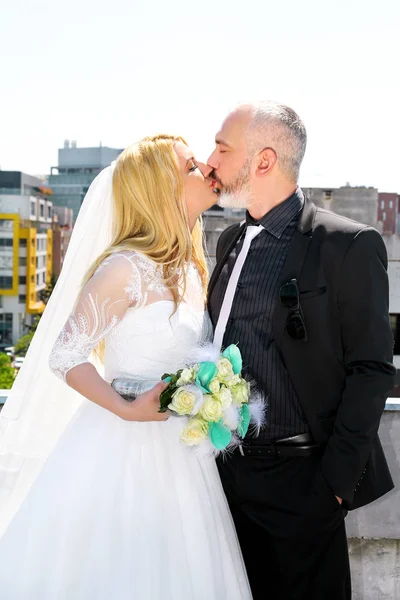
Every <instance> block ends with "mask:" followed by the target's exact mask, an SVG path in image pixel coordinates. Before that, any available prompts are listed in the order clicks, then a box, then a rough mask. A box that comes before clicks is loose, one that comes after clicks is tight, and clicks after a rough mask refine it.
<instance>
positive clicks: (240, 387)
mask: <svg viewBox="0 0 400 600" xmlns="http://www.w3.org/2000/svg"><path fill="white" fill-rule="evenodd" d="M231 392H232V397H233V402H234V404H236V406H240V405H241V404H245V403H247V402H248V401H249V395H250V386H249V384H248V382H247V381H246V380H245V379H241V381H240V383H238V384H237V385H235V386H234V387H232V388H231Z"/></svg>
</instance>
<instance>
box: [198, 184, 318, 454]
mask: <svg viewBox="0 0 400 600" xmlns="http://www.w3.org/2000/svg"><path fill="white" fill-rule="evenodd" d="M303 206H304V196H303V193H302V191H301V190H300V188H297V190H296V192H295V193H294V194H293V195H292V196H291V197H290V198H288V199H287V200H285V201H284V202H282V203H281V204H279V205H278V206H275V207H274V208H273V209H272V210H270V211H269V212H268V213H267V214H266V215H264V217H262V218H261V219H260V220H259V221H254V220H253V219H252V217H251V216H250V214H249V213H247V215H246V224H247V225H263V227H264V229H263V230H262V231H261V233H259V234H258V236H257V237H256V238H255V239H254V240H253V241H252V243H251V246H250V250H249V253H248V255H247V258H246V261H245V263H244V265H243V268H242V271H241V274H240V278H239V281H238V284H237V288H236V292H235V297H234V299H233V304H232V309H231V313H230V318H229V320H228V323H227V327H226V331H225V335H224V339H223V347H226V346H229V344H234V343H236V344H238V345H239V348H240V351H241V353H242V357H243V373H244V374H246V375H248V376H249V377H250V378H251V379H254V380H255V381H256V382H257V385H258V387H259V389H260V390H262V391H263V392H264V394H265V395H266V396H268V418H267V425H266V427H265V428H264V429H263V431H262V432H261V434H260V437H259V438H258V440H259V441H260V442H262V441H268V440H273V439H279V438H282V437H287V436H293V435H297V434H300V433H305V432H307V431H309V427H308V424H307V422H306V419H305V416H304V414H303V411H302V408H301V406H300V403H299V401H298V399H297V396H296V393H295V391H294V388H293V385H292V382H291V380H290V377H289V374H288V372H287V371H286V368H285V366H284V364H283V362H282V360H281V358H280V355H279V352H278V349H277V347H276V345H275V342H274V337H273V329H272V319H273V313H274V306H275V303H276V302H277V301H278V302H279V298H278V293H279V277H280V274H281V271H282V267H283V264H284V262H285V259H286V255H287V251H288V247H289V244H290V241H291V239H292V236H293V233H294V231H295V229H296V225H297V221H298V218H299V215H300V212H301V210H302V208H303ZM245 231H246V230H245ZM245 231H244V232H243V235H242V237H241V239H240V240H239V241H238V243H237V244H236V246H235V247H234V248H233V250H232V252H231V254H230V256H229V257H228V260H227V262H226V263H225V265H224V266H223V268H222V271H221V273H220V275H219V277H218V279H217V281H216V283H215V286H214V288H213V290H212V293H211V295H210V298H209V308H210V315H211V319H212V322H213V325H214V327H215V326H216V323H217V320H218V316H219V312H220V309H221V305H222V302H223V299H224V295H225V290H226V287H227V285H228V281H229V277H230V275H231V273H232V269H233V266H234V264H235V261H236V259H237V256H238V254H239V252H240V250H241V247H242V245H243V240H244V236H245Z"/></svg>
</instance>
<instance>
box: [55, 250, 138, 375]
mask: <svg viewBox="0 0 400 600" xmlns="http://www.w3.org/2000/svg"><path fill="white" fill-rule="evenodd" d="M140 292H141V281H140V271H139V270H138V269H137V268H134V264H133V262H132V261H131V260H129V259H128V258H127V257H126V256H124V255H123V254H117V255H112V256H111V257H109V258H108V259H106V260H105V261H104V262H103V263H102V264H101V265H100V267H99V269H98V270H97V271H96V273H95V274H94V276H93V277H92V279H91V280H90V281H89V282H88V283H87V285H86V286H85V288H84V289H83V291H82V293H81V295H80V297H79V299H78V302H77V304H76V306H75V309H74V311H73V312H72V314H71V315H70V316H69V318H68V320H67V322H66V324H65V325H64V327H63V329H62V331H61V332H60V334H59V336H58V338H57V340H56V343H55V344H54V346H53V349H52V351H51V354H50V359H49V366H50V369H51V371H52V372H53V373H54V374H55V375H57V376H58V377H59V378H60V379H64V380H65V377H66V375H67V373H68V371H69V370H70V369H72V368H73V367H76V366H77V365H80V364H82V363H85V362H89V361H88V358H89V355H90V354H91V352H92V351H93V350H94V349H95V348H96V346H97V345H98V344H99V342H100V341H101V340H102V339H103V338H105V337H106V336H107V335H108V334H109V333H110V331H111V330H112V329H113V328H114V327H115V326H116V325H117V324H118V323H119V322H120V321H121V319H122V318H123V316H124V314H125V312H126V310H127V309H128V308H129V307H130V306H137V305H140V303H141V293H140Z"/></svg>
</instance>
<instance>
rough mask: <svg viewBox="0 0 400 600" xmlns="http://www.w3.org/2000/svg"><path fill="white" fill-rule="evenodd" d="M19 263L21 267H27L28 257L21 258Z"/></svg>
mask: <svg viewBox="0 0 400 600" xmlns="http://www.w3.org/2000/svg"><path fill="white" fill-rule="evenodd" d="M18 262H19V266H20V267H26V256H20V257H19V261H18Z"/></svg>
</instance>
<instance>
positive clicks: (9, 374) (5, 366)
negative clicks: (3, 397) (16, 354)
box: [0, 352, 15, 390]
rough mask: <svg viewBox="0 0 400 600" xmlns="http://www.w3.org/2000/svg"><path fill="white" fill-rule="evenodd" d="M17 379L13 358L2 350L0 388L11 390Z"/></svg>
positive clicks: (0, 353) (0, 356)
mask: <svg viewBox="0 0 400 600" xmlns="http://www.w3.org/2000/svg"><path fill="white" fill-rule="evenodd" d="M14 379H15V371H14V369H13V368H12V366H11V359H10V357H9V356H8V355H7V354H4V352H0V389H2V390H10V389H11V388H12V384H13V383H14Z"/></svg>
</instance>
